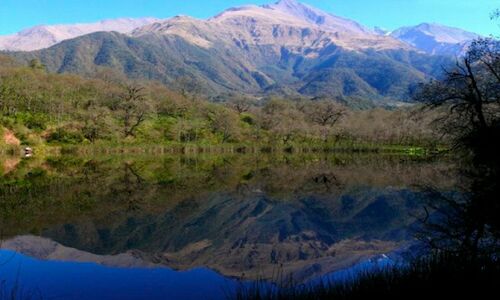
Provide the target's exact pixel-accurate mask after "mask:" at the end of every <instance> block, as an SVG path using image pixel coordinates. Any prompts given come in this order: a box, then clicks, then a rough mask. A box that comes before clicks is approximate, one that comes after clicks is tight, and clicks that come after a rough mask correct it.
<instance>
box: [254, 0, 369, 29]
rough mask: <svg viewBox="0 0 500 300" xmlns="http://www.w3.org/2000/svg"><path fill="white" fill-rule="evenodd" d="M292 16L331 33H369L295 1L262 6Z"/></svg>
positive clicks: (357, 24) (355, 24) (351, 22)
mask: <svg viewBox="0 0 500 300" xmlns="http://www.w3.org/2000/svg"><path fill="white" fill-rule="evenodd" d="M262 7H263V8H265V9H272V10H277V11H280V12H283V13H285V14H288V15H291V16H294V17H296V18H298V19H301V20H303V21H306V22H308V23H312V24H315V25H318V26H322V27H323V28H327V29H329V30H331V31H338V32H346V31H347V32H351V33H357V34H366V33H371V31H370V30H369V29H367V28H365V27H364V26H362V25H360V24H359V23H357V22H354V21H352V20H348V19H345V18H342V17H339V16H335V15H332V14H330V13H327V12H324V11H322V10H320V9H318V8H315V7H312V6H309V5H307V4H303V3H301V2H299V1H296V0H280V1H278V2H276V3H275V4H271V5H264V6H262Z"/></svg>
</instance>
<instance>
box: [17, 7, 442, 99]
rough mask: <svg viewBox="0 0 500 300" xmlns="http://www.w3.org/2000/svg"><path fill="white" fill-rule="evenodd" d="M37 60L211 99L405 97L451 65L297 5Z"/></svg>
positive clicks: (93, 42)
mask: <svg viewBox="0 0 500 300" xmlns="http://www.w3.org/2000/svg"><path fill="white" fill-rule="evenodd" d="M11 55H14V56H16V57H17V58H18V59H19V60H21V61H23V62H27V61H29V60H30V59H33V58H39V59H41V60H42V62H43V63H44V64H45V65H47V67H48V69H49V70H50V71H52V72H74V73H80V74H92V73H93V72H95V71H96V70H97V69H98V68H99V67H110V68H114V69H116V70H119V71H123V72H124V73H125V74H127V75H128V76H130V77H132V78H147V79H154V80H159V81H161V82H163V83H165V84H168V85H170V86H175V85H181V84H182V85H184V86H185V85H186V82H187V83H188V87H190V88H193V89H196V92H199V93H203V94H204V95H208V96H220V95H227V94H232V93H247V94H252V95H269V94H279V95H296V94H302V95H306V96H313V97H317V96H320V97H355V98H364V99H372V100H375V101H384V100H405V99H409V94H410V93H411V91H412V89H413V88H414V87H415V86H416V85H417V84H418V83H419V82H421V81H423V80H425V79H426V78H430V77H433V76H435V75H436V74H437V72H439V71H440V70H441V69H440V67H441V66H442V65H443V64H446V63H447V59H446V58H443V57H431V56H428V55H425V54H422V53H419V52H418V51H416V49H414V48H413V47H411V46H409V45H408V44H406V43H403V42H401V41H399V40H397V39H395V38H393V37H391V36H387V35H379V34H377V33H375V31H373V30H371V29H367V28H365V27H363V26H362V25H360V24H358V23H356V22H354V21H350V20H347V19H344V18H340V17H336V16H334V15H331V14H328V13H325V12H322V11H320V10H318V9H316V8H313V7H310V6H307V5H304V4H301V3H299V2H297V1H293V0H282V1H279V2H277V3H276V4H273V5H264V6H255V5H249V6H243V7H237V8H231V9H228V10H226V11H224V12H222V13H221V14H219V15H217V16H215V17H213V18H210V19H208V20H199V19H195V18H191V17H188V16H177V17H174V18H171V19H168V20H163V21H158V22H153V23H151V24H148V25H145V26H143V27H140V28H137V29H135V30H134V31H132V32H131V33H130V34H128V35H123V34H118V33H105V32H99V33H93V34H90V35H86V36H82V37H79V38H76V39H72V40H68V41H64V42H62V43H60V44H58V45H55V46H53V47H51V48H49V49H44V50H41V51H35V52H31V53H14V54H11Z"/></svg>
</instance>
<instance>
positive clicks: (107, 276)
mask: <svg viewBox="0 0 500 300" xmlns="http://www.w3.org/2000/svg"><path fill="white" fill-rule="evenodd" d="M394 263H395V262H394V261H393V260H392V259H391V258H388V257H385V256H384V257H382V258H378V259H371V260H366V261H362V262H360V263H358V264H357V265H355V266H353V267H351V268H348V269H345V270H341V271H338V272H335V273H332V274H329V275H327V276H324V277H321V278H317V279H315V280H312V281H310V282H309V284H312V285H314V284H319V283H321V282H323V283H325V284H328V283H332V282H339V281H346V280H351V279H353V278H355V277H356V276H357V275H359V274H361V273H363V272H366V271H370V270H376V269H377V268H384V267H388V266H393V265H394ZM0 281H4V284H3V291H1V292H3V293H5V292H8V293H9V294H10V292H11V291H12V290H13V287H14V286H16V283H18V286H19V288H18V289H16V290H15V294H16V295H17V297H18V298H17V299H70V300H91V299H92V300H101V299H102V300H104V299H106V300H108V299H111V300H112V299H123V300H135V299H148V300H154V299H183V300H184V299H185V300H191V299H193V300H194V299H230V298H231V296H232V295H235V293H236V290H237V288H238V286H239V285H240V284H242V283H241V282H238V281H236V280H235V279H230V278H227V277H224V276H222V275H220V274H218V273H217V272H214V271H212V270H210V269H206V268H198V269H193V270H189V271H183V272H181V271H174V270H172V269H168V268H112V267H106V266H102V265H98V264H94V263H74V262H61V261H50V260H38V259H34V258H31V257H28V256H25V255H22V254H19V253H16V252H13V251H8V250H0ZM244 284H245V285H247V286H251V285H252V283H251V282H246V283H244ZM266 285H267V284H266ZM268 288H272V285H269V286H268ZM0 298H1V297H0Z"/></svg>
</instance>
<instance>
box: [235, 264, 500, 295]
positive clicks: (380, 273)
mask: <svg viewBox="0 0 500 300" xmlns="http://www.w3.org/2000/svg"><path fill="white" fill-rule="evenodd" d="M499 283H500V263H499V261H498V260H497V259H492V258H477V259H471V258H467V257H466V258H464V257H460V256H455V255H450V254H439V255H433V256H430V257H426V258H420V259H417V260H416V261H414V262H412V263H411V264H409V265H408V266H404V267H388V268H384V269H379V270H376V271H371V272H365V273H363V274H361V275H360V276H357V277H356V278H352V279H349V280H346V281H344V282H324V283H323V284H316V285H284V286H281V287H278V286H276V285H270V284H268V283H267V282H257V283H255V284H252V285H250V286H243V285H242V286H241V287H240V288H239V290H238V291H237V294H236V299H239V300H247V299H248V300H249V299H270V300H271V299H272V300H275V299H276V300H279V299H369V298H371V299H373V298H381V299H426V298H429V297H432V298H434V297H443V298H442V299H453V298H455V297H456V298H457V299H464V297H465V299H490V298H494V296H493V295H495V294H498V291H499V288H500V286H499V285H498V284H499ZM438 299H439V298H438Z"/></svg>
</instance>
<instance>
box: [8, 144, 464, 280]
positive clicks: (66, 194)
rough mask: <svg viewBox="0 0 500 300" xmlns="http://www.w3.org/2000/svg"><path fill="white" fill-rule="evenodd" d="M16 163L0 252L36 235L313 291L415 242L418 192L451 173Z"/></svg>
mask: <svg viewBox="0 0 500 300" xmlns="http://www.w3.org/2000/svg"><path fill="white" fill-rule="evenodd" d="M15 159H16V158H8V159H4V160H3V164H4V170H5V174H4V175H3V176H2V177H1V179H0V220H1V223H0V227H1V228H2V233H3V237H4V240H9V239H11V238H15V237H16V236H23V235H26V234H32V235H36V236H42V237H45V238H50V239H51V240H53V241H56V242H58V243H60V244H62V245H64V246H67V247H71V248H76V249H79V250H81V251H85V252H89V253H93V254H97V255H118V254H122V253H127V252H129V251H134V253H135V255H136V257H140V258H141V259H143V260H145V261H146V262H151V263H157V264H162V265H165V266H169V267H173V268H176V269H181V270H185V269H191V268H194V267H199V266H206V267H209V268H212V269H215V270H218V271H219V272H221V273H222V274H224V275H230V276H237V277H241V276H242V274H243V273H244V274H245V278H247V279H248V278H251V279H256V278H260V277H261V276H266V279H267V278H271V277H272V273H273V270H275V269H277V268H278V267H279V266H280V265H282V266H283V269H284V271H285V272H286V273H287V274H289V273H293V274H294V276H295V278H297V280H303V281H306V280H308V279H310V278H314V277H315V276H319V275H324V274H327V273H329V272H331V271H333V270H338V269H339V268H343V267H346V266H349V265H351V264H353V263H355V262H357V261H359V260H360V259H363V258H367V257H371V256H372V255H379V254H381V253H387V252H390V251H392V250H394V249H397V248H399V247H401V246H403V245H405V244H406V243H408V241H409V239H410V238H411V234H409V233H408V232H407V228H408V226H409V225H411V224H412V223H414V222H415V221H416V218H415V217H408V216H409V215H413V216H423V212H422V211H421V207H422V205H423V204H425V203H426V193H425V192H424V191H422V190H421V189H420V188H419V186H423V185H427V184H433V186H436V189H438V190H449V189H452V188H453V186H454V179H453V178H454V175H453V174H454V172H453V170H454V166H453V165H452V164H451V163H450V162H449V161H445V160H435V159H433V158H422V157H412V156H384V155H375V156H374V155H336V156H331V155H326V156H325V155H322V156H318V155H262V154H258V155H251V154H233V155H218V156H213V155H210V156H207V155H195V156H182V155H173V156H170V155H168V156H150V155H146V156H143V155H138V156H99V157H75V156H57V157H51V158H48V159H46V160H45V159H38V158H36V157H35V158H32V159H24V160H20V159H17V161H16V160H15ZM9 160H10V161H9ZM6 166H8V168H7V167H6ZM28 245H30V244H28ZM37 247H38V244H31V246H29V247H28V248H27V249H25V251H27V253H40V251H37V249H38V248H37ZM41 253H42V254H40V255H42V256H41V258H44V256H43V255H48V253H46V252H41ZM44 253H45V254H44ZM54 255H56V254H54ZM59 255H64V253H63V252H62V253H60V254H59ZM53 258H54V257H53ZM62 258H64V257H62ZM313 265H315V266H316V267H314V268H311V266H313ZM318 265H319V266H320V267H318Z"/></svg>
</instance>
